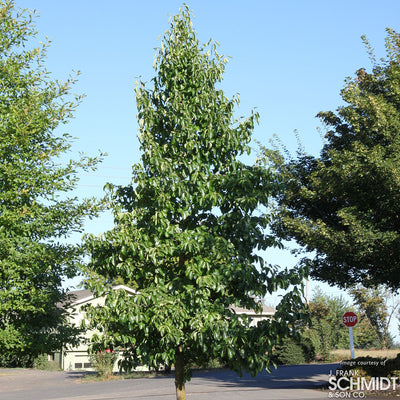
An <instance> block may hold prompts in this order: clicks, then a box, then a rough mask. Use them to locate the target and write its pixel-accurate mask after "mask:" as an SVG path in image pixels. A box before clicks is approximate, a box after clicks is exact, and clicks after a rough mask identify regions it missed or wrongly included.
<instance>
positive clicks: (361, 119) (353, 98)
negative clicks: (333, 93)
mask: <svg viewBox="0 0 400 400" xmlns="http://www.w3.org/2000/svg"><path fill="white" fill-rule="evenodd" d="M364 41H365V43H366V45H367V49H368V52H369V54H370V56H371V60H372V62H373V68H372V71H371V72H367V71H366V70H365V69H363V68H361V69H359V70H358V71H357V72H356V76H355V77H354V78H348V79H347V81H346V85H345V87H344V89H343V90H342V92H341V95H342V98H343V100H344V102H345V104H344V105H343V106H341V107H339V108H338V109H337V111H336V113H334V112H331V111H328V112H321V113H319V114H318V116H319V117H320V118H321V120H322V122H323V123H324V124H325V125H326V127H327V134H326V143H325V145H324V147H323V149H322V151H321V155H320V157H313V156H310V155H307V154H304V153H301V152H300V153H299V154H298V155H297V157H295V158H291V159H289V160H287V159H285V158H284V157H283V156H282V155H280V154H278V155H277V154H276V153H275V163H276V166H277V168H278V170H280V171H281V172H283V174H284V175H285V183H286V190H285V191H284V192H282V193H281V194H280V195H279V196H278V197H277V200H278V204H279V206H280V210H281V212H280V219H279V223H277V224H276V225H275V230H274V231H275V232H276V233H277V234H278V235H279V236H281V237H284V238H286V239H295V240H296V241H297V242H298V243H299V244H300V245H301V246H303V248H304V249H305V251H306V252H310V253H308V254H311V255H306V256H305V257H304V258H303V263H304V264H307V265H308V266H309V267H310V273H311V275H312V276H313V277H315V278H317V279H320V280H323V281H326V282H329V283H331V284H336V285H339V286H341V287H349V286H352V285H356V284H359V283H362V284H363V285H364V286H375V285H378V284H385V285H387V286H388V287H390V288H392V289H398V288H400V264H399V262H400V261H399V260H400V208H399V207H400V36H399V34H398V33H396V32H394V31H393V30H390V29H388V30H387V38H386V53H387V54H386V58H384V59H382V60H380V61H379V62H377V61H376V60H375V57H374V54H373V50H372V49H371V47H370V46H369V44H368V42H367V41H366V39H365V38H364Z"/></svg>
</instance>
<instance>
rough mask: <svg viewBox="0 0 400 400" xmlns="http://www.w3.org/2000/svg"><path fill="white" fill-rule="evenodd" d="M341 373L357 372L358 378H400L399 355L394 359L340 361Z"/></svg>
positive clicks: (369, 358) (360, 358)
mask: <svg viewBox="0 0 400 400" xmlns="http://www.w3.org/2000/svg"><path fill="white" fill-rule="evenodd" d="M340 369H341V370H343V371H350V370H352V371H358V373H357V375H358V376H370V377H387V378H391V377H398V378H400V353H399V354H397V357H396V358H389V359H385V358H377V357H357V358H355V359H353V360H345V361H342V365H341V367H340Z"/></svg>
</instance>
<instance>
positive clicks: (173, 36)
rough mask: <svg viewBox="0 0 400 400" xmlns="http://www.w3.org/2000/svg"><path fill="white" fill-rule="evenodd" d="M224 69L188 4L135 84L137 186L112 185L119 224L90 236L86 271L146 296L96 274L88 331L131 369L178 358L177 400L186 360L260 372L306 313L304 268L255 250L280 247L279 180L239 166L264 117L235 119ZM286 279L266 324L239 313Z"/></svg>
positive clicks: (188, 364)
mask: <svg viewBox="0 0 400 400" xmlns="http://www.w3.org/2000/svg"><path fill="white" fill-rule="evenodd" d="M225 65H226V59H225V58H224V57H222V56H220V55H219V54H218V52H217V47H216V45H215V44H214V43H213V42H210V43H208V44H206V45H204V46H203V45H201V44H200V43H199V41H198V40H197V38H196V34H195V32H194V31H193V28H192V22H191V20H190V13H189V11H188V9H187V8H183V9H182V10H181V12H180V13H179V15H177V16H175V17H173V18H172V19H171V29H170V30H169V31H168V32H166V34H165V35H164V38H163V41H162V44H161V48H160V49H159V52H158V54H157V56H156V63H155V69H156V72H157V75H156V77H155V78H154V79H153V80H152V87H150V88H147V87H146V86H145V85H144V83H140V84H139V85H138V86H137V88H136V101H137V107H138V119H139V129H140V130H139V140H140V143H141V150H142V152H143V153H142V158H141V163H140V164H138V165H135V166H134V168H133V183H132V184H131V185H128V186H125V187H112V186H110V187H109V189H110V207H111V208H112V210H113V212H114V216H115V223H116V227H115V229H113V230H111V231H109V232H106V233H105V234H104V235H103V236H102V237H100V238H94V237H91V238H89V240H88V247H89V249H90V251H91V254H92V260H91V262H90V265H89V269H90V272H91V273H93V271H94V272H95V274H101V275H103V276H104V277H106V278H107V279H109V280H110V281H112V280H114V279H115V278H116V277H119V278H120V279H122V281H123V282H125V283H128V282H132V281H134V282H135V284H136V288H137V290H138V292H139V293H138V294H137V295H135V296H132V297H128V296H127V295H126V293H124V292H122V291H121V292H118V291H111V292H110V291H109V288H108V287H107V286H104V285H103V284H102V283H99V281H98V280H96V279H91V280H90V282H89V284H90V286H91V287H92V288H93V289H94V290H95V292H96V293H97V294H108V295H107V300H106V304H105V307H103V308H102V309H96V310H91V311H90V316H91V327H93V328H96V327H102V328H103V329H104V333H105V334H106V335H105V336H103V337H99V338H98V340H99V341H100V342H104V345H107V344H111V345H114V346H120V347H121V348H123V349H126V353H125V359H124V361H123V363H122V365H123V366H124V368H130V367H135V366H137V365H139V364H146V365H148V366H150V367H151V368H158V366H159V365H171V364H175V365H176V367H177V368H176V369H175V371H176V382H177V391H178V392H179V393H180V394H179V396H182V390H183V387H184V380H186V379H188V378H189V377H190V367H191V365H204V364H205V363H206V362H207V361H209V360H213V359H216V358H219V359H220V360H221V361H222V362H223V363H226V364H227V365H229V366H230V367H231V368H233V369H234V370H236V371H238V372H239V373H240V372H242V371H249V372H251V373H252V374H256V373H257V372H258V371H261V370H263V369H265V367H266V366H267V365H268V364H269V362H270V360H269V357H268V354H269V353H270V351H271V349H272V347H273V346H274V345H275V343H276V342H277V341H278V340H280V338H281V337H284V336H286V335H288V334H290V333H291V332H292V330H293V328H294V326H295V322H296V321H297V320H298V319H299V318H300V317H301V316H302V314H301V313H302V309H301V305H302V295H301V289H300V287H301V283H302V280H303V277H304V271H303V270H296V271H287V270H283V271H282V272H278V271H277V268H275V267H273V266H271V265H269V264H268V263H267V262H265V261H264V260H263V258H262V257H260V256H259V255H258V254H257V250H266V249H268V248H269V247H271V246H275V245H278V243H277V242H276V240H275V238H274V237H273V236H271V235H269V234H267V230H266V229H267V226H268V224H269V221H270V218H271V216H270V215H269V214H267V213H266V210H267V209H268V206H269V198H270V196H271V194H272V193H274V192H276V190H278V189H279V185H278V179H277V177H276V175H275V174H274V172H273V171H272V170H269V169H267V168H266V167H265V166H264V165H261V164H257V165H251V166H249V165H246V164H244V163H243V162H241V161H239V158H240V156H241V155H243V154H246V153H249V152H250V147H249V142H250V140H251V134H252V131H253V128H254V125H255V123H256V122H257V119H258V115H257V114H256V113H252V114H251V116H250V117H249V118H247V119H244V120H239V121H238V120H236V119H235V117H234V114H233V111H234V108H235V106H236V105H237V103H238V101H239V100H238V98H236V97H235V98H233V99H228V98H226V97H225V95H224V92H223V91H222V90H220V89H218V87H219V85H220V82H221V81H222V75H223V73H224V70H225ZM95 274H94V275H92V276H95ZM290 284H293V285H294V286H293V288H294V289H293V290H292V291H289V292H288V294H287V295H286V296H284V298H283V300H282V302H281V304H280V305H279V306H278V307H277V314H276V316H275V318H274V319H273V320H271V321H269V320H265V321H262V322H260V323H258V325H257V326H255V327H250V320H249V318H246V317H242V316H239V315H237V314H235V313H234V312H233V311H232V308H231V305H233V304H235V305H237V306H240V307H245V308H247V309H254V310H257V311H260V302H259V299H261V298H264V296H265V295H266V294H267V293H272V292H274V291H275V290H276V289H278V288H284V289H287V288H288V287H289V285H290ZM294 310H298V311H294ZM182 369H184V372H185V373H184V374H183V373H182ZM179 398H183V397H179Z"/></svg>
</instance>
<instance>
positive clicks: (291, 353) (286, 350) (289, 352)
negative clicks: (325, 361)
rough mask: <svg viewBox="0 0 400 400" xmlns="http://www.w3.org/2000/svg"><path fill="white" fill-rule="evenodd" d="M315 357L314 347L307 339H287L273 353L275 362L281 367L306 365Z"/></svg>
mask: <svg viewBox="0 0 400 400" xmlns="http://www.w3.org/2000/svg"><path fill="white" fill-rule="evenodd" d="M314 356H315V349H314V346H313V344H312V343H311V341H310V340H307V339H302V340H295V339H294V338H285V339H284V340H283V341H282V342H281V343H280V344H278V345H277V346H276V347H275V349H274V351H273V357H274V360H275V362H276V363H277V364H281V365H296V364H305V363H306V362H310V361H312V360H313V359H314Z"/></svg>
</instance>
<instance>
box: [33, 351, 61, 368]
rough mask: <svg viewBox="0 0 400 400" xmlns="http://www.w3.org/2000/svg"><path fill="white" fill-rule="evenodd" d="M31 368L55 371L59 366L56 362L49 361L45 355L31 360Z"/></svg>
mask: <svg viewBox="0 0 400 400" xmlns="http://www.w3.org/2000/svg"><path fill="white" fill-rule="evenodd" d="M32 368H34V369H40V370H43V371H57V370H59V369H60V366H59V364H58V363H57V362H56V361H49V360H48V357H47V354H40V355H39V356H37V357H36V358H35V359H34V360H33V363H32Z"/></svg>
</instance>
